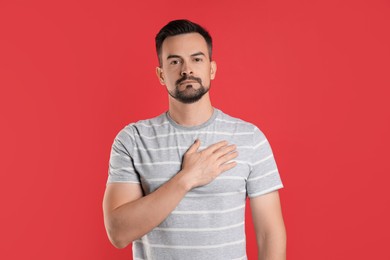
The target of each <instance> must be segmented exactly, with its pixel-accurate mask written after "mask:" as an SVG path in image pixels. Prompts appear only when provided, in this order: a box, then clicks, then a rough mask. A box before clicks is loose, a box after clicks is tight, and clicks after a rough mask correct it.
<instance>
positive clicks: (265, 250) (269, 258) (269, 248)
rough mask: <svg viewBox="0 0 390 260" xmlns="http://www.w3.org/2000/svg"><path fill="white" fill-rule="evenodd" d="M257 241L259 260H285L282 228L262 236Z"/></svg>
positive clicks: (284, 240) (284, 236) (284, 232)
mask: <svg viewBox="0 0 390 260" xmlns="http://www.w3.org/2000/svg"><path fill="white" fill-rule="evenodd" d="M257 240H258V252H259V253H258V259H259V260H285V259H286V231H285V229H284V227H280V229H279V230H277V231H273V233H270V234H264V235H261V236H260V237H258V238H257Z"/></svg>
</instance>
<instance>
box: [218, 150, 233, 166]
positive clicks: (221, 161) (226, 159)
mask: <svg viewBox="0 0 390 260" xmlns="http://www.w3.org/2000/svg"><path fill="white" fill-rule="evenodd" d="M237 156H238V152H237V151H233V152H229V153H225V154H224V155H223V156H221V157H219V158H218V160H217V162H218V164H219V165H223V164H226V163H228V162H229V161H230V160H233V159H234V158H236V157H237Z"/></svg>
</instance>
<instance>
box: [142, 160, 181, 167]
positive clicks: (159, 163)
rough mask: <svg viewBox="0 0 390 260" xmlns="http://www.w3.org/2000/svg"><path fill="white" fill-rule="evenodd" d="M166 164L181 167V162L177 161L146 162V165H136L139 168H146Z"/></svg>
mask: <svg viewBox="0 0 390 260" xmlns="http://www.w3.org/2000/svg"><path fill="white" fill-rule="evenodd" d="M166 164H175V165H180V164H181V162H175V161H166V162H146V163H134V165H139V166H146V165H166Z"/></svg>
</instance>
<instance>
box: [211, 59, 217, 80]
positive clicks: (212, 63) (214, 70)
mask: <svg viewBox="0 0 390 260" xmlns="http://www.w3.org/2000/svg"><path fill="white" fill-rule="evenodd" d="M216 73H217V63H216V62H215V61H211V62H210V79H212V80H213V79H214V78H215V74H216Z"/></svg>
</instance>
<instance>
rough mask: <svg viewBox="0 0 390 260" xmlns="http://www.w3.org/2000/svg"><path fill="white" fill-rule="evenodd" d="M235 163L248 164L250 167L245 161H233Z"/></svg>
mask: <svg viewBox="0 0 390 260" xmlns="http://www.w3.org/2000/svg"><path fill="white" fill-rule="evenodd" d="M234 161H235V162H236V163H239V164H249V165H250V163H249V162H247V161H241V160H234Z"/></svg>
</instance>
